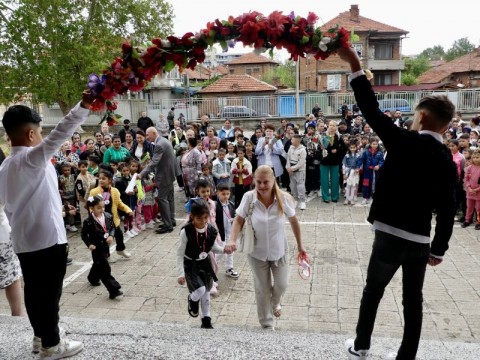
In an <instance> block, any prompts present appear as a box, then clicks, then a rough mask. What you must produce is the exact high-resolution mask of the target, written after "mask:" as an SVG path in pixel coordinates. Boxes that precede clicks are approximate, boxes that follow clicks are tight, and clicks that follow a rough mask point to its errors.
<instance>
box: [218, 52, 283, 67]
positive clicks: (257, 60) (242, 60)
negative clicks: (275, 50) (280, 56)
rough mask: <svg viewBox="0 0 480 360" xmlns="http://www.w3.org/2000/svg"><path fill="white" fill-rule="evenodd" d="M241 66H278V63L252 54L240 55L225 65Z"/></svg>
mask: <svg viewBox="0 0 480 360" xmlns="http://www.w3.org/2000/svg"><path fill="white" fill-rule="evenodd" d="M242 64H278V63H277V62H276V61H274V60H272V59H269V58H267V57H265V56H263V55H257V54H255V53H254V52H251V53H248V54H245V55H242V56H240V57H238V58H236V59H233V60H232V61H229V62H228V63H227V65H242Z"/></svg>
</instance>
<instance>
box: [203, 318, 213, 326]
mask: <svg viewBox="0 0 480 360" xmlns="http://www.w3.org/2000/svg"><path fill="white" fill-rule="evenodd" d="M201 328H202V329H213V326H212V318H211V317H210V316H205V317H203V318H202V326H201Z"/></svg>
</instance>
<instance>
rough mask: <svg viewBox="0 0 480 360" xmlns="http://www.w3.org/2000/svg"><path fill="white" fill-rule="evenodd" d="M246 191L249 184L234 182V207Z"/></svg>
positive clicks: (248, 189)
mask: <svg viewBox="0 0 480 360" xmlns="http://www.w3.org/2000/svg"><path fill="white" fill-rule="evenodd" d="M247 191H250V185H239V184H235V209H236V208H238V206H239V205H240V203H241V202H242V199H243V195H245V193H246V192H247Z"/></svg>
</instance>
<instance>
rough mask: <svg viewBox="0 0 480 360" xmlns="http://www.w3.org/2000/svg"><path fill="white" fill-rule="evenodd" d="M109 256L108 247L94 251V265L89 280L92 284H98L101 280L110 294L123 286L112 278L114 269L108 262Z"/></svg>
mask: <svg viewBox="0 0 480 360" xmlns="http://www.w3.org/2000/svg"><path fill="white" fill-rule="evenodd" d="M108 256H110V253H109V249H108V246H106V248H103V249H102V248H96V249H95V250H93V251H92V260H93V264H92V268H91V269H90V273H89V274H88V277H87V279H88V281H89V282H90V283H91V284H97V283H98V281H99V280H100V281H101V282H102V283H103V285H105V287H106V288H107V290H108V292H109V293H115V292H117V291H118V290H119V289H120V288H121V286H120V284H119V283H118V281H117V280H115V278H114V277H113V276H112V269H111V267H110V264H109V263H108V260H107V258H108Z"/></svg>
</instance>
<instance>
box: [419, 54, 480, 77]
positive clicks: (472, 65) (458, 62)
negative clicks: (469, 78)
mask: <svg viewBox="0 0 480 360" xmlns="http://www.w3.org/2000/svg"><path fill="white" fill-rule="evenodd" d="M469 71H472V72H480V48H476V49H474V50H473V51H472V52H471V53H470V54H466V55H463V56H461V57H459V58H456V59H454V60H452V61H449V62H447V63H445V64H443V65H440V66H437V67H435V68H433V69H430V70H428V71H427V72H424V73H423V74H422V75H420V76H419V77H418V81H419V82H420V83H422V84H431V83H438V82H445V81H448V80H449V79H448V78H449V77H450V76H451V75H452V74H455V73H464V72H469Z"/></svg>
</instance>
